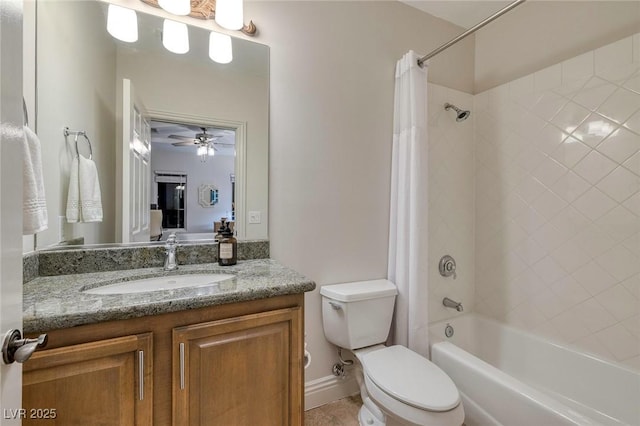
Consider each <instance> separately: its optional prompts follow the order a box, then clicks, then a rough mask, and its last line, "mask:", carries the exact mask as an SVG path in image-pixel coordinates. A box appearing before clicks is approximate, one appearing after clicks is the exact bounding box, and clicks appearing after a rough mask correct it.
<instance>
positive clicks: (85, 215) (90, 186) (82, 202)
mask: <svg viewBox="0 0 640 426" xmlns="http://www.w3.org/2000/svg"><path fill="white" fill-rule="evenodd" d="M67 222H69V223H76V222H102V194H101V192H100V181H99V180H98V169H97V168H96V164H95V163H94V162H93V161H92V160H89V159H88V158H85V157H83V156H80V157H79V158H78V157H76V158H74V159H73V162H72V163H71V173H70V175H69V194H68V197H67Z"/></svg>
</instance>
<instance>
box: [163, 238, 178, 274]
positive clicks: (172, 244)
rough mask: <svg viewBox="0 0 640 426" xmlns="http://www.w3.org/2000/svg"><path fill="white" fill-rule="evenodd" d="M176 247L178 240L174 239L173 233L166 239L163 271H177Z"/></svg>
mask: <svg viewBox="0 0 640 426" xmlns="http://www.w3.org/2000/svg"><path fill="white" fill-rule="evenodd" d="M177 246H178V239H177V238H176V234H175V233H171V235H169V238H167V243H166V244H165V246H164V248H165V249H166V250H165V255H166V257H165V259H164V270H165V271H173V270H176V269H178V262H176V247H177Z"/></svg>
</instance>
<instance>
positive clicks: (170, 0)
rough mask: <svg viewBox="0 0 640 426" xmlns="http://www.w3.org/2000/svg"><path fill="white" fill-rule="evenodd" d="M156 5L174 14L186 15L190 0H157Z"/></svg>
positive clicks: (189, 10)
mask: <svg viewBox="0 0 640 426" xmlns="http://www.w3.org/2000/svg"><path fill="white" fill-rule="evenodd" d="M158 6H160V7H161V8H163V9H164V10H166V11H167V12H169V13H172V14H174V15H180V16H186V15H188V14H190V13H191V0H158Z"/></svg>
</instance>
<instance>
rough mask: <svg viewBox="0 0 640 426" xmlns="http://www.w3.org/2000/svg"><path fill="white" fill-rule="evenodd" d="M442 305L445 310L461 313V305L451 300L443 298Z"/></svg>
mask: <svg viewBox="0 0 640 426" xmlns="http://www.w3.org/2000/svg"><path fill="white" fill-rule="evenodd" d="M442 304H443V305H444V306H446V307H447V308H452V309H455V310H456V311H458V312H462V310H463V308H462V303H460V302H456V301H455V300H451V299H449V298H448V297H445V298H444V299H442Z"/></svg>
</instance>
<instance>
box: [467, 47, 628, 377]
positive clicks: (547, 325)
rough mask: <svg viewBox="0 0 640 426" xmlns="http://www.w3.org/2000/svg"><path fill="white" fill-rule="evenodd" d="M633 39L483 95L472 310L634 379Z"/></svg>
mask: <svg viewBox="0 0 640 426" xmlns="http://www.w3.org/2000/svg"><path fill="white" fill-rule="evenodd" d="M639 69H640V35H636V36H634V37H629V38H626V39H623V40H620V41H618V42H616V43H613V44H611V45H608V46H605V47H603V48H600V49H597V50H595V51H592V52H588V53H586V54H583V55H580V56H578V57H575V58H572V59H569V60H567V61H565V62H562V63H560V64H557V65H555V66H552V67H549V68H546V69H544V70H542V71H539V72H536V73H534V74H531V75H528V76H526V77H523V78H520V79H518V80H515V81H512V82H510V83H508V84H505V85H502V86H499V87H496V88H494V89H491V90H489V91H486V92H483V93H481V94H478V95H477V96H476V97H475V100H474V101H475V105H474V113H475V143H476V161H475V165H476V170H475V180H476V184H475V186H476V210H475V221H476V222H475V226H476V232H475V250H476V273H475V285H476V294H475V297H476V310H477V311H478V312H480V313H482V314H485V315H488V316H491V317H494V318H496V319H498V320H500V321H504V322H507V323H510V324H513V325H515V326H518V327H521V328H524V329H526V330H529V331H532V332H534V333H536V334H540V335H544V336H548V337H551V338H553V339H556V340H559V341H561V342H564V343H570V344H572V345H576V346H578V347H580V348H581V349H583V350H586V351H588V352H592V353H595V354H598V355H601V356H604V357H606V358H608V359H612V360H616V361H619V362H622V363H625V364H627V365H629V366H632V367H634V368H637V369H640V315H639V314H640V274H639V273H640V238H639V232H640V136H639V135H640V111H639V110H640V71H639Z"/></svg>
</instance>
